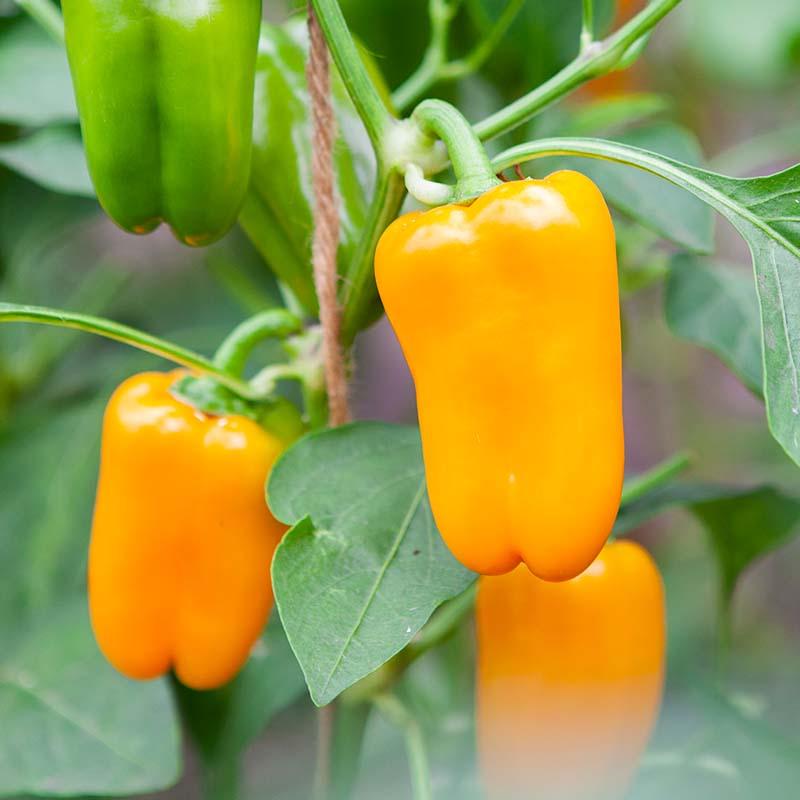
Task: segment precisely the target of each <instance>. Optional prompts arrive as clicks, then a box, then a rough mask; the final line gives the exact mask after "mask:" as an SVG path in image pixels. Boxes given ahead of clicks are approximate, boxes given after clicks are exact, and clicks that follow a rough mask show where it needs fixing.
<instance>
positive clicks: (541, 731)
mask: <svg viewBox="0 0 800 800" xmlns="http://www.w3.org/2000/svg"><path fill="white" fill-rule="evenodd" d="M476 621H477V638H478V669H477V735H478V754H479V760H480V770H481V776H482V780H483V783H484V786H485V788H486V792H487V797H488V800H522V799H523V798H524V799H525V800H530V798H546V800H618V799H619V798H621V797H623V796H624V793H625V791H626V789H627V788H628V785H629V783H630V782H631V780H632V778H633V775H634V772H635V770H636V767H637V764H638V761H639V758H640V756H641V754H642V752H643V750H644V748H645V746H646V745H647V741H648V739H649V737H650V733H651V731H652V728H653V725H654V723H655V721H656V718H657V716H658V710H659V706H660V703H661V694H662V689H663V677H664V640H665V611H664V592H663V587H662V583H661V576H660V575H659V572H658V568H657V567H656V565H655V563H654V562H653V560H652V559H651V558H650V556H649V555H648V553H647V552H646V551H645V550H644V549H643V548H642V547H640V546H639V545H638V544H636V543H634V542H631V541H617V542H613V543H611V544H609V545H607V546H606V547H605V548H604V549H603V551H602V552H601V554H600V555H599V556H598V558H597V560H596V561H595V562H594V563H593V564H592V565H591V566H590V567H589V568H588V569H587V570H586V571H585V572H583V573H582V574H581V575H579V576H578V577H577V578H573V579H572V580H570V581H565V582H561V583H551V582H548V581H543V580H540V579H539V578H537V577H535V576H534V575H531V573H530V572H529V571H528V570H527V569H526V568H525V567H524V566H520V567H518V568H517V569H516V570H514V571H513V572H510V573H508V574H507V575H502V576H492V577H484V578H481V579H480V586H479V589H478V599H477V603H476Z"/></svg>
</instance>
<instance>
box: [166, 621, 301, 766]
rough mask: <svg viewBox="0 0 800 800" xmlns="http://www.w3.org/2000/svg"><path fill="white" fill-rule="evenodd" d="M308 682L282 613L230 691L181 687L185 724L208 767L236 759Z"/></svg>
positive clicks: (180, 696) (268, 628) (179, 694)
mask: <svg viewBox="0 0 800 800" xmlns="http://www.w3.org/2000/svg"><path fill="white" fill-rule="evenodd" d="M305 686H306V684H305V681H304V680H303V674H302V672H301V671H300V667H299V666H298V664H297V659H295V657H294V653H292V650H291V648H290V647H289V642H288V641H287V639H286V635H285V634H284V632H283V628H282V627H281V624H280V619H279V617H278V615H277V613H274V614H273V615H272V618H271V619H270V622H269V625H268V626H267V629H266V630H265V631H264V633H263V634H262V636H261V639H260V640H259V641H258V643H257V644H256V645H255V647H254V648H253V652H252V653H251V654H250V658H249V660H248V661H247V664H246V665H245V667H244V669H243V670H242V671H241V672H240V673H239V675H238V676H237V677H236V678H235V679H234V680H233V681H232V682H231V683H229V684H228V685H227V686H225V687H223V688H222V689H217V690H216V691H212V692H196V691H192V690H191V689H187V688H186V687H184V686H181V685H180V684H176V688H177V692H178V700H179V703H180V707H181V712H182V713H183V716H184V719H185V720H186V723H187V725H188V727H189V730H190V732H191V734H192V737H193V738H194V740H195V742H196V743H197V745H198V747H199V749H200V752H201V754H202V756H203V759H204V760H205V761H206V762H207V763H212V764H213V763H218V762H223V761H225V760H228V759H236V758H237V757H239V756H240V755H241V753H242V752H243V751H244V750H245V748H247V746H248V745H249V744H250V743H251V742H252V741H253V740H254V739H255V738H256V737H257V736H258V735H259V734H260V733H261V732H262V731H263V730H264V728H265V727H266V726H267V724H268V723H269V721H270V719H272V717H273V716H274V715H275V714H277V713H278V712H279V711H281V710H283V709H284V708H286V706H288V705H289V704H291V703H292V702H294V701H295V700H296V699H297V698H298V697H300V696H301V695H302V694H303V692H304V690H305Z"/></svg>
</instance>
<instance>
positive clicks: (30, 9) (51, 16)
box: [15, 0, 64, 43]
mask: <svg viewBox="0 0 800 800" xmlns="http://www.w3.org/2000/svg"><path fill="white" fill-rule="evenodd" d="M15 2H16V4H17V5H18V6H19V7H20V8H21V9H22V10H23V11H25V12H26V13H27V14H28V15H29V16H30V17H31V18H32V19H34V20H36V22H38V23H39V25H41V27H42V28H43V29H44V30H45V31H47V33H49V34H50V36H52V37H53V39H55V40H56V41H57V42H61V43H63V41H64V18H63V17H62V16H61V13H60V11H59V10H58V8H56V6H55V5H53V3H52V2H51V0H15Z"/></svg>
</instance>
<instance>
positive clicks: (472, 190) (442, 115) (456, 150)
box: [411, 100, 500, 203]
mask: <svg viewBox="0 0 800 800" xmlns="http://www.w3.org/2000/svg"><path fill="white" fill-rule="evenodd" d="M411 116H412V119H413V120H414V121H415V122H416V123H417V124H418V125H419V126H420V128H421V129H422V131H423V132H424V133H427V134H428V135H435V136H437V137H438V138H440V139H441V140H442V141H443V142H444V143H445V146H446V147H447V152H448V155H449V157H450V161H451V163H452V165H453V170H454V171H455V173H456V180H457V183H456V189H455V193H454V195H453V202H456V203H465V202H469V201H470V200H474V199H475V198H476V197H479V196H480V195H482V194H483V193H484V192H485V191H487V190H488V189H491V188H492V187H493V186H497V185H498V184H499V183H500V180H499V179H498V178H497V176H496V175H495V173H494V170H493V169H492V165H491V163H490V161H489V156H488V155H487V154H486V150H485V149H484V147H483V145H482V144H481V142H480V140H479V139H478V137H477V136H476V135H475V133H474V131H473V130H472V126H471V125H470V124H469V122H467V120H466V119H465V118H464V116H463V115H462V114H461V112H460V111H458V110H457V109H456V108H454V107H453V106H452V105H450V103H446V102H444V100H424V101H423V102H422V103H420V104H419V105H418V106H417V107H416V109H414V113H413V114H412V115H411Z"/></svg>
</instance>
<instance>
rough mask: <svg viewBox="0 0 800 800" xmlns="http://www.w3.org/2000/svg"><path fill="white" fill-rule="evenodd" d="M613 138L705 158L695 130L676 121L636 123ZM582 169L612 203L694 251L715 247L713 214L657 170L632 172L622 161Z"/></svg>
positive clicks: (679, 156)
mask: <svg viewBox="0 0 800 800" xmlns="http://www.w3.org/2000/svg"><path fill="white" fill-rule="evenodd" d="M615 138H616V139H618V141H620V142H624V143H626V144H629V145H633V146H635V147H641V148H643V149H645V150H649V151H651V152H654V153H660V154H661V155H665V156H669V157H670V158H674V159H676V160H678V161H684V162H686V163H687V164H700V163H701V162H702V160H703V156H702V153H701V151H700V146H699V144H698V142H697V139H696V138H695V137H694V135H693V134H692V133H690V132H689V131H687V130H686V129H685V128H681V127H679V126H678V125H675V124H673V123H667V122H664V123H659V124H656V125H651V126H647V127H642V128H634V129H633V130H630V131H625V132H623V133H621V134H618V135H617V136H616V137H615ZM581 170H582V171H583V172H585V173H586V174H587V175H588V176H589V177H590V178H592V180H594V181H595V182H596V183H597V185H598V186H599V187H600V188H601V189H602V191H603V194H605V196H606V198H607V199H608V201H609V202H610V203H611V204H612V205H614V206H616V207H617V208H618V209H619V210H620V211H623V212H624V213H625V214H627V215H628V216H630V217H632V218H633V219H635V220H636V221H637V222H640V223H641V224H642V225H644V226H645V227H647V228H649V229H650V230H652V231H654V232H655V233H657V234H659V235H660V236H663V237H665V238H666V239H669V240H670V241H673V242H675V243H676V244H678V245H680V246H681V247H685V248H687V249H688V250H692V251H695V252H700V253H708V252H710V251H712V250H713V249H714V214H713V212H712V210H711V209H710V208H709V207H708V206H707V205H706V204H705V203H703V202H702V201H701V200H698V199H697V198H694V197H691V196H690V195H687V194H686V192H684V191H681V189H679V188H677V187H675V186H670V185H669V184H668V183H665V182H664V181H663V180H659V178H657V177H656V176H654V175H647V174H645V173H642V172H632V171H631V170H629V169H625V167H624V166H623V165H620V164H607V163H600V162H596V163H589V164H587V165H586V166H585V167H582V168H581Z"/></svg>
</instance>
